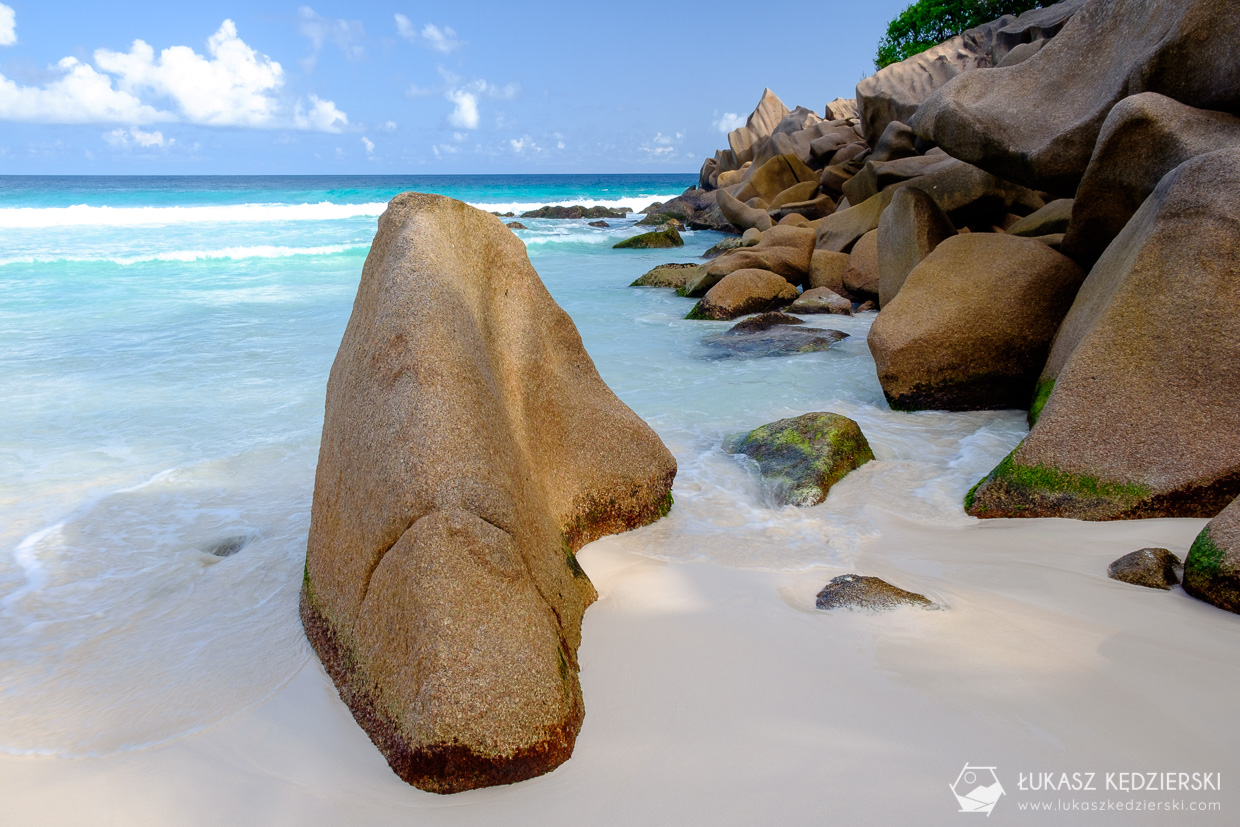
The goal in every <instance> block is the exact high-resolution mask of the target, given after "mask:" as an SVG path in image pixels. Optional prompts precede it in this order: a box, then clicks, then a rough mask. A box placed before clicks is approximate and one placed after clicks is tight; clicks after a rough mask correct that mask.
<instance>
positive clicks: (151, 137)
mask: <svg viewBox="0 0 1240 827" xmlns="http://www.w3.org/2000/svg"><path fill="white" fill-rule="evenodd" d="M103 139H104V140H105V141H107V142H108V143H110V144H111V145H112V146H116V147H127V146H129V145H130V144H137V145H138V146H140V147H142V148H143V149H150V148H151V147H153V146H154V147H159V148H160V149H163V148H164V147H166V146H172V145H173V144H175V143H176V139H175V138H168V139H167V140H164V133H163V132H160V131H159V130H154V131H152V132H143V131H142V130H141V129H138V128H137V127H136V126H131V127H129V128H128V129H113V130H112V131H111V132H105V133H104V135H103Z"/></svg>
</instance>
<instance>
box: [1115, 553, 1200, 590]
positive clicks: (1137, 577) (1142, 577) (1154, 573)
mask: <svg viewBox="0 0 1240 827" xmlns="http://www.w3.org/2000/svg"><path fill="white" fill-rule="evenodd" d="M1181 566H1182V564H1181V563H1180V558H1179V557H1176V556H1175V555H1174V554H1172V553H1171V552H1170V551H1168V550H1167V549H1165V548H1143V549H1141V550H1139V551H1132V552H1129V553H1128V554H1125V555H1124V556H1123V557H1120V558H1119V559H1118V560H1116V561H1115V562H1113V563H1111V565H1109V566H1107V577H1109V578H1111V579H1112V580H1119V581H1121V582H1123V583H1131V584H1132V585H1134V586H1145V587H1146V588H1147V589H1170V588H1171V587H1172V586H1174V585H1176V584H1177V583H1179V582H1180V578H1179V575H1177V574H1176V569H1178V568H1180V567H1181Z"/></svg>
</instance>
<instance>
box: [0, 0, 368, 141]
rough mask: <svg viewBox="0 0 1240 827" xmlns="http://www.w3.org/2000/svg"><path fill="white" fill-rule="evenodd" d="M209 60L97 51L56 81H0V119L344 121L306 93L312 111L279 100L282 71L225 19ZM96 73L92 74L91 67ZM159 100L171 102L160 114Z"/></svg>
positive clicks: (141, 45) (183, 54) (64, 66)
mask: <svg viewBox="0 0 1240 827" xmlns="http://www.w3.org/2000/svg"><path fill="white" fill-rule="evenodd" d="M207 52H208V54H209V57H204V56H203V55H200V54H198V53H197V52H195V51H194V50H193V49H191V48H190V47H188V46H172V47H170V48H167V49H164V50H163V51H162V52H160V53H159V55H158V57H157V56H156V54H155V50H154V49H153V48H152V47H151V46H150V45H149V44H147V43H145V42H144V41H141V40H135V41H134V42H133V45H132V46H131V47H130V49H129V51H128V52H113V51H110V50H108V49H97V50H96V51H95V54H94V60H95V66H94V67H92V66H90V65H88V64H86V63H82V62H81V61H79V60H78V59H77V58H73V57H66V58H64V59H62V60H61V61H60V62H59V63H58V64H57V68H58V69H59V72H60V77H58V78H56V79H55V80H53V81H51V82H49V83H47V84H45V85H44V86H19V85H17V84H16V83H14V82H13V81H11V80H9V79H8V78H6V77H4V76H3V75H0V119H6V120H17V121H38V122H46V123H107V122H112V123H117V122H119V123H128V124H150V123H156V122H161V121H186V122H189V123H196V124H203V125H207V126H240V127H266V128H288V127H294V128H297V129H316V130H320V131H324V132H339V131H340V130H341V128H343V127H344V126H346V125H348V122H349V120H348V116H347V115H345V113H344V112H341V111H340V110H339V109H338V108H337V107H336V104H335V103H333V102H332V101H329V100H321V99H319V98H318V97H316V96H314V95H311V96H310V97H309V108H308V109H307V107H306V105H305V104H304V103H302V102H301V101H296V100H292V99H291V98H289V97H288V96H287V95H283V94H281V90H282V88H283V86H284V70H283V68H282V67H281V66H280V64H279V63H277V62H276V61H274V60H272V59H271V58H269V57H267V56H266V55H263V54H260V53H259V52H256V51H255V50H254V49H253V48H251V47H250V46H248V45H247V44H246V43H245V42H244V41H243V40H241V38H240V37H238V36H237V27H236V26H235V25H234V24H233V22H232V21H231V20H225V21H224V22H223V24H221V25H220V28H219V31H217V32H216V33H215V34H213V35H212V36H211V37H210V39H208V41H207ZM96 67H97V68H96ZM156 102H160V103H167V104H171V105H170V106H168V107H166V108H160V107H158V106H157V105H156Z"/></svg>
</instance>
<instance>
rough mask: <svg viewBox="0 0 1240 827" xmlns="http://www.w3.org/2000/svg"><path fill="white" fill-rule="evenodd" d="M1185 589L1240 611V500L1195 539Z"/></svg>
mask: <svg viewBox="0 0 1240 827" xmlns="http://www.w3.org/2000/svg"><path fill="white" fill-rule="evenodd" d="M1184 591H1186V592H1188V593H1189V594H1191V595H1192V596H1193V597H1197V598H1200V599H1202V600H1204V601H1206V602H1207V603H1213V604H1214V605H1215V606H1218V607H1219V608H1220V609H1226V610H1227V611H1229V612H1236V613H1240V500H1234V501H1233V502H1232V503H1231V504H1230V505H1228V506H1227V507H1226V508H1224V509H1223V510H1222V511H1221V512H1220V513H1219V515H1218V516H1217V517H1215V518H1214V519H1213V520H1211V521H1210V522H1208V523H1206V527H1205V528H1204V529H1202V530H1201V533H1200V534H1198V535H1197V539H1196V540H1194V541H1193V547H1192V548H1191V549H1189V550H1188V557H1187V558H1186V559H1185V560H1184Z"/></svg>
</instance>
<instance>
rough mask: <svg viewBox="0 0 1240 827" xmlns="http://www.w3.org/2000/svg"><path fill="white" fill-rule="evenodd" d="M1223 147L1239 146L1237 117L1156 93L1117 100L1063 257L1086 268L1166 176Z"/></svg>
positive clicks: (1075, 209) (1085, 181) (1100, 138)
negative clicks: (1181, 165) (1188, 162)
mask: <svg viewBox="0 0 1240 827" xmlns="http://www.w3.org/2000/svg"><path fill="white" fill-rule="evenodd" d="M1226 146H1240V118H1237V117H1235V116H1233V115H1228V114H1225V113H1223V112H1212V111H1208V110H1205V109H1195V108H1193V107H1191V106H1185V105H1184V104H1182V103H1180V102H1179V101H1176V100H1173V99H1171V98H1168V97H1166V96H1164V95H1159V94H1157V93H1155V92H1143V93H1141V94H1140V95H1133V96H1132V97H1130V98H1125V99H1124V100H1122V101H1120V102H1119V103H1117V104H1116V105H1115V107H1114V108H1113V109H1111V111H1110V113H1109V114H1108V115H1107V118H1106V120H1105V121H1103V123H1102V131H1101V133H1099V135H1098V142H1097V144H1095V146H1094V151H1093V155H1091V156H1090V159H1089V166H1088V167H1086V168H1085V177H1083V178H1082V179H1081V185H1080V187H1078V188H1077V200H1076V201H1075V202H1073V204H1072V215H1071V223H1070V224H1068V225H1067V233H1066V235H1065V236H1064V240H1063V251H1064V253H1065V254H1066V255H1069V256H1071V257H1072V258H1074V259H1076V260H1077V261H1078V262H1080V263H1081V264H1082V265H1084V266H1086V267H1089V266H1092V265H1093V263H1094V262H1095V261H1097V260H1098V257H1099V256H1101V255H1102V251H1103V250H1105V249H1106V248H1107V245H1108V244H1110V243H1111V241H1112V240H1113V239H1114V238H1115V236H1117V235H1119V233H1120V230H1122V229H1124V225H1125V224H1127V223H1128V220H1129V219H1130V218H1132V216H1133V214H1134V213H1136V211H1137V209H1138V208H1140V206H1141V204H1142V203H1143V202H1144V201H1145V199H1146V198H1147V197H1148V196H1149V194H1150V193H1151V192H1153V191H1154V187H1156V186H1158V182H1159V181H1161V180H1162V178H1163V176H1164V175H1166V174H1167V173H1168V172H1170V171H1171V170H1173V169H1175V168H1176V167H1178V166H1179V165H1180V164H1182V163H1184V162H1185V161H1187V160H1188V159H1189V158H1192V157H1195V156H1197V155H1201V154H1202V153H1205V152H1212V151H1213V150H1216V149H1222V148H1223V147H1226ZM1059 232H1063V230H1060V231H1059Z"/></svg>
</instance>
